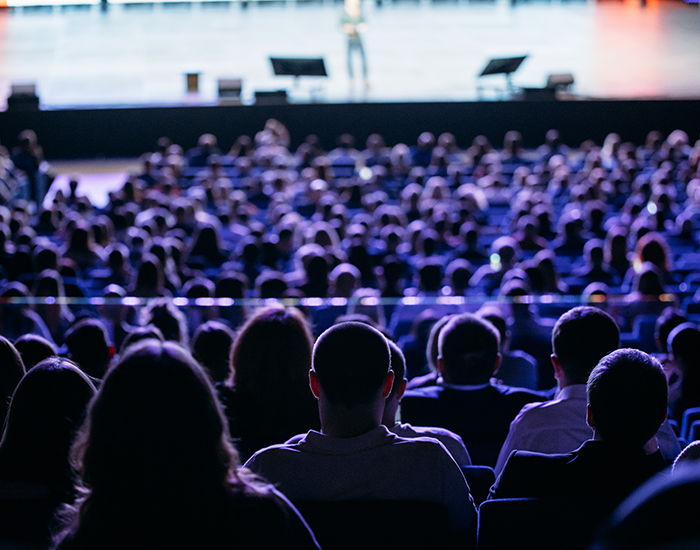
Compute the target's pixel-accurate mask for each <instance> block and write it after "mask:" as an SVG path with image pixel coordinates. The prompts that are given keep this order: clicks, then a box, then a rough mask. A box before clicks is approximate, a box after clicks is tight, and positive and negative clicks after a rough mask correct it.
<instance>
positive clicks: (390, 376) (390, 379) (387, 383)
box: [382, 370, 394, 399]
mask: <svg viewBox="0 0 700 550" xmlns="http://www.w3.org/2000/svg"><path fill="white" fill-rule="evenodd" d="M393 385H394V371H393V370H390V371H389V372H387V373H386V379H385V380H384V390H383V391H382V397H383V398H384V399H386V398H387V397H389V394H390V393H391V388H392V386H393Z"/></svg>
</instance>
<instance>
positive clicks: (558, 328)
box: [552, 306, 620, 384]
mask: <svg viewBox="0 0 700 550" xmlns="http://www.w3.org/2000/svg"><path fill="white" fill-rule="evenodd" d="M619 344H620V330H619V329H618V327H617V324H616V323H615V321H614V320H613V318H612V317H611V316H610V315H608V314H607V313H605V312H604V311H602V310H600V309H598V308H596V307H590V306H579V307H575V308H572V309H570V310H569V311H567V312H566V313H564V314H563V315H562V316H561V317H559V319H558V320H557V322H556V324H555V325H554V329H553V330H552V350H553V359H554V360H556V361H557V362H558V364H559V366H560V367H561V369H562V370H563V371H564V374H565V375H566V378H567V381H568V383H569V384H585V383H586V381H587V380H588V376H589V374H590V372H591V370H593V368H594V367H595V366H596V365H597V364H598V362H599V361H600V360H601V359H602V358H603V357H605V356H606V355H607V354H608V353H610V352H612V351H615V350H616V349H617V347H618V346H619Z"/></svg>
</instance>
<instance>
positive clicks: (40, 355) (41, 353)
mask: <svg viewBox="0 0 700 550" xmlns="http://www.w3.org/2000/svg"><path fill="white" fill-rule="evenodd" d="M15 347H16V348H17V351H18V352H19V354H20V355H21V356H22V362H23V363H24V368H25V369H26V370H29V369H31V368H32V367H33V366H34V365H36V364H37V363H39V361H43V360H44V359H48V358H49V357H52V356H54V355H58V350H57V349H56V346H55V345H54V343H53V342H49V341H48V340H47V339H46V338H44V337H43V336H39V335H37V334H25V335H23V336H20V337H19V338H17V340H15Z"/></svg>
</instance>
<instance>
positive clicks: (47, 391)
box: [0, 357, 95, 490]
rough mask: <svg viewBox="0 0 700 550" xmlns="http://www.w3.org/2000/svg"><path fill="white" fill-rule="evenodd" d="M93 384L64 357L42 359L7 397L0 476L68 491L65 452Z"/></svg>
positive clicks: (67, 466) (0, 453)
mask: <svg viewBox="0 0 700 550" xmlns="http://www.w3.org/2000/svg"><path fill="white" fill-rule="evenodd" d="M94 394H95V386H94V385H93V384H92V382H91V381H90V380H89V379H88V378H87V376H85V374H84V373H83V372H82V371H81V370H80V369H79V368H78V367H77V365H76V364H75V363H73V362H72V361H69V360H68V359H63V358H59V357H51V358H49V359H45V360H44V361H41V362H40V363H39V364H38V365H36V366H35V367H34V368H32V369H30V370H29V372H27V374H26V375H25V376H24V378H22V380H21V381H20V383H19V384H18V386H17V389H16V390H15V392H14V395H13V396H12V404H11V405H10V409H9V411H8V415H7V423H6V425H5V431H4V433H3V438H2V442H1V443H0V470H1V471H2V472H1V473H0V475H1V476H2V477H4V478H11V479H23V480H26V481H34V482H36V483H44V484H47V485H57V486H59V487H61V488H63V489H66V490H68V489H70V487H71V485H72V483H71V475H70V466H69V462H68V451H69V449H70V445H71V442H72V439H73V435H74V432H75V431H76V430H77V429H78V428H79V427H80V424H81V422H82V420H83V415H84V413H85V409H86V408H87V405H88V402H89V401H90V399H91V398H92V396H93V395H94Z"/></svg>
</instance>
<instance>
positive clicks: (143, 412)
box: [59, 340, 267, 548]
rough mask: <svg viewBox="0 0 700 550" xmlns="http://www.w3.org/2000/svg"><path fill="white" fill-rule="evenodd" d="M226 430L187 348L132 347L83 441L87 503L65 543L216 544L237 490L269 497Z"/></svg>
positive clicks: (93, 409) (79, 443)
mask: <svg viewBox="0 0 700 550" xmlns="http://www.w3.org/2000/svg"><path fill="white" fill-rule="evenodd" d="M226 428H227V425H226V420H225V417H224V415H223V413H222V411H221V409H220V406H219V404H218V401H217V399H216V397H215V394H214V389H213V386H212V384H211V382H210V381H209V379H208V378H207V375H206V374H205V372H204V371H203V369H202V367H201V366H200V365H199V364H197V362H196V361H195V360H194V359H193V358H192V356H191V355H190V354H189V353H188V352H187V351H186V350H185V349H184V348H182V347H181V346H179V345H177V344H175V343H172V342H161V341H158V340H144V341H143V342H141V343H139V344H136V345H134V346H133V347H132V348H130V349H129V350H128V352H127V353H126V355H125V356H124V357H123V358H122V359H121V360H120V361H119V363H117V364H116V365H115V366H114V367H113V368H112V369H110V370H109V372H108V373H107V376H106V377H105V379H104V381H103V383H102V386H101V388H100V392H99V394H98V395H97V396H96V398H95V399H94V400H93V402H92V403H91V405H90V408H89V411H88V415H87V419H86V422H85V424H84V426H83V429H82V430H81V432H80V434H79V436H78V437H77V438H76V442H75V445H74V447H73V456H72V460H73V464H74V467H75V468H76V470H77V472H78V473H79V474H80V480H79V483H78V490H79V491H80V494H81V496H80V498H79V499H78V500H77V503H76V506H75V507H74V508H73V509H72V510H71V509H68V510H67V512H66V513H65V514H64V520H65V522H66V523H67V527H66V529H65V530H64V532H63V534H61V535H59V539H61V538H65V537H68V538H69V539H72V542H73V544H74V546H75V547H76V548H96V547H100V548H112V547H113V548H125V547H134V546H137V547H140V548H149V547H162V548H174V547H178V548H179V547H187V544H189V543H193V544H194V542H195V541H196V540H197V539H196V537H197V536H199V537H203V536H205V535H207V534H212V536H214V534H213V531H215V530H216V529H217V526H218V529H224V528H226V526H225V525H220V524H221V523H225V521H223V517H222V513H223V509H224V508H225V504H226V499H227V498H228V496H230V494H231V492H232V490H233V491H239V492H242V493H250V494H257V495H261V494H266V491H267V489H266V486H263V485H262V484H260V483H257V482H255V481H254V479H253V478H252V477H250V478H248V477H245V474H244V473H240V472H238V471H237V466H238V465H239V460H238V455H237V453H236V451H235V450H234V449H233V447H232V445H231V443H230V439H229V437H228V430H227V429H226ZM205 538H206V537H205ZM202 540H205V539H202ZM183 545H184V546H183ZM204 547H206V544H205V545H204Z"/></svg>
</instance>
